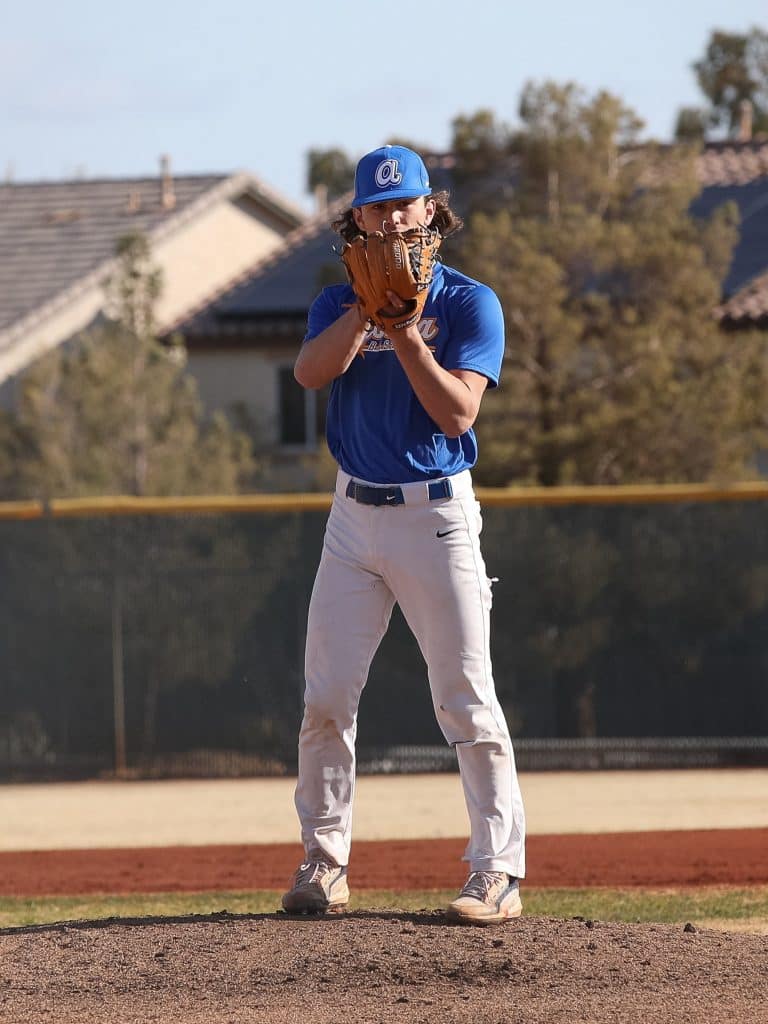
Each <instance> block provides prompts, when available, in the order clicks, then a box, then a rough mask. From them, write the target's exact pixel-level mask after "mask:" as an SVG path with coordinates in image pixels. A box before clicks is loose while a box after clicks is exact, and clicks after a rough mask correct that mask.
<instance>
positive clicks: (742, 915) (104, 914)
mask: <svg viewBox="0 0 768 1024" xmlns="http://www.w3.org/2000/svg"><path fill="white" fill-rule="evenodd" d="M454 895H455V893H454V892H453V891H452V890H451V891H445V892H442V891H426V892H388V891H383V890H374V889H368V890H359V891H357V892H356V893H353V896H352V901H351V903H350V909H351V910H371V909H377V910H379V909H380V910H392V909H398V910H404V911H410V912H414V911H420V910H426V911H431V910H437V909H439V908H441V907H444V906H445V905H446V904H447V903H448V902H449V901H450V900H451V899H453V897H454ZM523 902H524V907H525V914H526V915H527V916H534V917H561V918H571V917H585V918H592V919H593V920H598V921H629V922H640V921H647V922H660V923H669V924H675V923H685V922H687V921H690V922H691V923H692V924H696V925H699V926H704V927H734V928H738V929H739V930H746V931H757V932H763V933H768V886H755V887H753V888H750V889H729V888H705V889H664V890H642V889H536V888H533V887H531V888H529V887H526V888H525V889H524V890H523ZM279 906H280V894H279V893H275V892H265V891H255V892H206V893H153V894H147V895H137V894H130V895H123V896H99V895H96V896H82V897H75V896H71V897H58V896H46V897H38V898H35V899H29V898H21V897H5V898H0V928H12V927H20V926H25V925H42V924H53V923H55V922H60V921H75V920H77V921H83V920H86V921H91V920H100V919H103V918H112V917H116V918H137V917H168V918H174V917H186V916H189V915H193V914H214V913H219V912H221V911H227V912H229V913H230V914H270V913H274V912H275V911H276V910H278V909H279Z"/></svg>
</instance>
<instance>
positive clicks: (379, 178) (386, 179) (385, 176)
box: [374, 159, 403, 188]
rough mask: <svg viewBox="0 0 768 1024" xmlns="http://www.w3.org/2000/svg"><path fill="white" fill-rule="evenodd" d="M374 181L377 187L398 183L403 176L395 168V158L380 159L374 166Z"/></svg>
mask: <svg viewBox="0 0 768 1024" xmlns="http://www.w3.org/2000/svg"><path fill="white" fill-rule="evenodd" d="M374 177H375V181H376V184H377V185H378V186H379V188H386V187H387V185H399V184H400V182H401V181H402V180H403V176H402V174H401V173H400V171H399V170H398V169H397V160H392V159H390V160H382V161H381V163H380V164H379V166H378V167H377V168H376V174H375V176H374Z"/></svg>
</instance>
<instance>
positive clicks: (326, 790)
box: [296, 470, 525, 878]
mask: <svg viewBox="0 0 768 1024" xmlns="http://www.w3.org/2000/svg"><path fill="white" fill-rule="evenodd" d="M349 480H350V477H349V476H348V475H347V474H346V473H344V472H342V471H341V470H340V471H339V474H338V479H337V485H336V493H335V495H334V499H333V505H332V508H331V513H330V517H329V519H328V524H327V527H326V532H325V542H324V545H323V551H322V556H321V559H320V566H319V568H318V571H317V576H316V579H315V585H314V589H313V591H312V599H311V601H310V608H309V618H308V624H307V644H306V659H305V673H306V690H305V697H304V704H305V707H304V719H303V722H302V726H301V733H300V737H299V773H298V783H297V787H296V809H297V811H298V815H299V820H300V822H301V832H302V841H303V843H304V847H305V851H306V855H307V857H308V859H311V858H312V857H313V856H315V857H317V856H319V857H322V858H325V859H329V860H331V861H333V862H335V863H336V864H338V865H346V864H347V863H348V862H349V852H350V845H351V838H352V836H351V832H352V804H353V798H354V788H355V736H356V730H357V709H358V702H359V699H360V694H361V692H362V690H363V687H364V685H365V682H366V679H367V676H368V670H369V668H370V665H371V661H372V659H373V656H374V654H375V652H376V649H377V648H378V646H379V644H380V642H381V639H382V637H383V636H384V633H385V631H386V629H387V626H388V624H389V620H390V615H391V613H392V608H393V606H394V603H395V601H397V602H398V604H399V605H400V608H401V610H402V612H403V615H404V617H405V619H406V621H407V623H408V625H409V627H410V629H411V630H412V631H413V633H414V635H415V637H416V639H417V641H418V644H419V647H420V649H421V652H422V654H423V656H424V659H425V661H426V663H427V668H428V676H429V684H430V688H431V693H432V701H433V705H434V709H435V714H436V716H437V721H438V723H439V725H440V728H441V730H442V732H443V735H444V736H445V738H446V740H447V741H448V743H450V744H452V745H453V746H454V747H455V749H456V753H457V756H458V763H459V770H460V773H461V782H462V786H463V790H464V798H465V801H466V805H467V811H468V815H469V822H470V838H469V844H468V846H467V848H466V851H465V854H464V859H465V860H467V861H469V864H470V869H471V870H472V871H507V872H508V873H509V874H510V875H513V876H515V877H517V878H522V877H523V876H524V874H525V852H524V840H525V817H524V812H523V801H522V796H521V794H520V787H519V784H518V779H517V772H516V769H515V759H514V753H513V750H512V743H511V740H510V737H509V731H508V729H507V725H506V722H505V720H504V715H503V712H502V710H501V707H500V705H499V702H498V700H497V698H496V692H495V689H494V683H493V675H492V670H491V659H490V650H489V618H490V608H491V584H490V581H489V579H488V577H487V576H486V571H485V564H484V562H483V557H482V555H481V552H480V539H479V537H480V530H481V527H482V520H481V516H480V506H479V504H478V502H477V501H476V499H475V496H474V492H473V489H472V479H471V475H470V473H469V472H468V471H466V472H464V473H460V474H458V475H457V476H454V477H452V478H451V483H452V485H453V492H454V493H453V497H451V498H444V499H439V500H437V501H429V500H428V495H427V487H426V484H422V483H416V484H405V485H403V486H402V489H403V493H404V495H405V504H403V505H397V506H395V507H386V506H384V507H377V506H370V505H363V504H359V503H357V502H356V501H355V500H354V499H353V498H348V497H346V487H347V484H348V482H349ZM363 482H364V481H363ZM438 534H441V536H438ZM392 712H393V714H397V715H399V714H404V715H407V714H408V708H407V707H405V708H393V709H392Z"/></svg>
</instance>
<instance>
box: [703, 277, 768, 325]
mask: <svg viewBox="0 0 768 1024" xmlns="http://www.w3.org/2000/svg"><path fill="white" fill-rule="evenodd" d="M715 315H716V316H717V318H718V320H720V322H721V323H722V324H723V326H725V327H746V326H749V325H755V326H757V325H758V324H760V325H763V326H764V325H766V324H768V270H766V271H765V272H764V273H762V274H758V276H757V277H755V278H753V279H752V280H751V281H750V282H749V284H747V285H745V287H744V288H742V289H741V290H740V291H738V292H736V294H735V295H733V296H732V297H731V298H730V299H728V300H727V301H726V302H724V303H723V304H722V305H721V306H718V307H717V309H716V310H715Z"/></svg>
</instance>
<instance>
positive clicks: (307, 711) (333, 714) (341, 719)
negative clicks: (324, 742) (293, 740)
mask: <svg viewBox="0 0 768 1024" xmlns="http://www.w3.org/2000/svg"><path fill="white" fill-rule="evenodd" d="M354 720H355V711H354V709H353V708H348V707H346V706H345V703H344V702H341V703H336V702H334V701H332V700H328V699H323V697H320V696H318V697H310V696H309V695H307V696H306V697H305V699H304V718H303V721H302V724H301V728H302V731H311V732H343V731H344V730H345V729H348V728H349V727H350V726H351V725H352V724H353V723H354Z"/></svg>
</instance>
